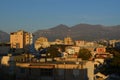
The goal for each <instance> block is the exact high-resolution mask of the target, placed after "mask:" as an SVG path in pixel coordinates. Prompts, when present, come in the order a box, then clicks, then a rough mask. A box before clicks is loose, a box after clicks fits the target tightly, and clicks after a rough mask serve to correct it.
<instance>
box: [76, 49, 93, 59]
mask: <svg viewBox="0 0 120 80" xmlns="http://www.w3.org/2000/svg"><path fill="white" fill-rule="evenodd" d="M91 57H92V54H91V52H90V51H89V50H88V49H85V48H83V49H80V51H79V53H78V58H82V59H83V60H89V59H90V58H91Z"/></svg>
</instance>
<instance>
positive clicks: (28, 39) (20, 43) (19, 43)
mask: <svg viewBox="0 0 120 80" xmlns="http://www.w3.org/2000/svg"><path fill="white" fill-rule="evenodd" d="M32 40H33V36H32V34H31V33H28V32H25V31H23V30H19V31H17V32H11V33H10V43H11V48H25V46H27V45H30V44H32V42H33V41H32Z"/></svg>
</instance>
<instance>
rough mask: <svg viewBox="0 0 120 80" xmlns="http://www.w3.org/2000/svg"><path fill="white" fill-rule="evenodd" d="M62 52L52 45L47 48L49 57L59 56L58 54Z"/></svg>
mask: <svg viewBox="0 0 120 80" xmlns="http://www.w3.org/2000/svg"><path fill="white" fill-rule="evenodd" d="M59 54H60V52H59V51H58V48H57V47H54V46H51V47H48V48H47V57H51V58H54V57H58V55H59Z"/></svg>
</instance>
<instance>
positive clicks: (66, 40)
mask: <svg viewBox="0 0 120 80" xmlns="http://www.w3.org/2000/svg"><path fill="white" fill-rule="evenodd" d="M64 44H65V45H73V44H74V43H73V41H72V38H71V37H66V38H64Z"/></svg>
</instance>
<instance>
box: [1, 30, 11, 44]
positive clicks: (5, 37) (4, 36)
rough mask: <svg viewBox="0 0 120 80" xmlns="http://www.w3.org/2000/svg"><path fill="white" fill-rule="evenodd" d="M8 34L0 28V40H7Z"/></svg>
mask: <svg viewBox="0 0 120 80" xmlns="http://www.w3.org/2000/svg"><path fill="white" fill-rule="evenodd" d="M9 39H10V35H9V34H8V33H6V32H4V31H2V30H0V42H9Z"/></svg>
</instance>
